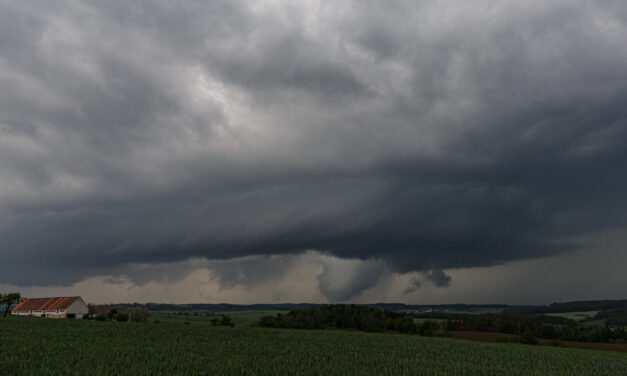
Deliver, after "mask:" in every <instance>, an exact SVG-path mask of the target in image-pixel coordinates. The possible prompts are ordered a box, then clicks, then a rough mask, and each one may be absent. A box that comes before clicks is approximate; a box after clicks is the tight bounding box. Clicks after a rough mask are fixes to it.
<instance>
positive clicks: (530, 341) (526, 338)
mask: <svg viewBox="0 0 627 376" xmlns="http://www.w3.org/2000/svg"><path fill="white" fill-rule="evenodd" d="M518 342H519V343H523V344H525V345H537V344H538V339H537V338H536V337H534V336H533V334H531V333H525V334H523V335H522V336H520V339H519V340H518Z"/></svg>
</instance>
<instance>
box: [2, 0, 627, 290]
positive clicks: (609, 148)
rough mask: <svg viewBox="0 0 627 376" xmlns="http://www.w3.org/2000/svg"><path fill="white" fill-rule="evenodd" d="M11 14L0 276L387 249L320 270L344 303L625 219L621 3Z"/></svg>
mask: <svg viewBox="0 0 627 376" xmlns="http://www.w3.org/2000/svg"><path fill="white" fill-rule="evenodd" d="M0 10H1V11H0V86H1V87H2V88H3V90H2V91H1V92H0V218H1V220H0V264H3V265H6V264H12V265H15V266H16V267H14V268H11V269H9V270H3V272H2V274H0V283H11V284H18V285H20V284H24V285H25V284H45V283H71V282H74V281H77V280H80V279H81V278H84V277H85V276H88V275H91V274H94V273H100V272H105V271H111V270H117V269H120V268H122V267H123V266H124V265H126V264H128V263H157V262H170V261H181V260H186V259H189V258H192V257H206V258H209V259H229V258H234V257H243V256H248V255H267V254H294V253H300V252H303V251H305V250H308V249H317V250H320V251H323V252H327V253H328V254H332V255H335V256H338V257H341V258H360V259H364V260H366V259H367V260H379V261H382V262H384V263H385V266H381V265H380V264H379V263H377V262H375V261H373V262H372V264H370V263H366V264H365V265H366V266H365V268H366V269H367V270H363V271H361V272H362V273H364V274H365V275H369V276H370V277H369V278H366V279H364V280H363V281H361V282H360V285H359V286H357V285H355V286H352V285H350V286H349V285H346V286H344V287H343V288H342V289H338V290H337V291H336V290H334V287H333V286H332V285H330V284H325V278H327V276H328V275H330V274H333V273H336V272H335V271H333V270H331V267H330V266H329V267H327V272H326V273H330V274H324V273H323V275H321V276H320V278H319V282H320V286H321V289H326V290H325V291H326V292H325V294H327V295H328V296H331V297H332V298H333V299H335V300H344V299H347V298H348V297H350V296H353V295H354V294H355V292H356V291H358V290H360V289H364V288H368V287H369V286H372V285H374V284H375V283H376V282H377V280H378V275H380V273H382V272H381V270H380V268H383V267H389V268H390V269H391V270H393V271H399V272H407V271H425V270H437V271H441V269H447V268H456V267H469V266H486V265H494V264H498V263H502V262H507V261H511V260H523V259H531V258H537V257H544V256H549V255H555V254H559V253H562V252H566V251H569V250H573V249H576V248H577V247H578V245H577V244H576V243H572V242H568V241H566V240H565V239H568V238H571V237H572V236H573V235H575V234H581V233H586V232H590V231H597V230H603V229H610V228H613V227H617V226H622V225H625V224H626V222H627V221H626V220H627V215H626V214H625V213H627V210H625V209H627V197H626V193H625V192H627V174H625V173H624V171H625V166H626V162H627V161H626V159H627V147H626V146H625V144H624V140H625V139H627V120H626V117H627V110H626V109H627V64H626V63H627V49H625V48H624V41H625V40H627V5H625V4H623V2H620V1H609V2H603V3H598V2H593V1H578V2H572V1H557V2H551V3H550V4H547V3H546V2H540V1H537V2H536V1H531V2H523V3H521V2H514V1H499V2H492V1H478V2H468V3H463V4H462V3H455V4H452V3H444V2H435V3H434V2H413V1H400V0H398V1H390V2H386V3H385V6H383V5H382V3H379V2H374V1H358V2H357V1H354V2H353V1H341V2H333V3H325V2H315V1H312V2H302V3H301V4H300V5H294V4H290V3H288V2H286V3H285V4H280V5H271V4H267V3H264V2H257V3H254V4H250V3H249V2H244V1H210V2H195V1H187V2H181V3H179V4H176V5H175V4H173V3H171V2H165V1H164V2H159V1H155V2H142V3H135V4H134V5H129V4H128V2H124V1H108V2H100V3H99V2H75V1H72V2H70V1H57V2H54V4H52V3H47V2H46V3H38V2H12V1H0ZM26 267H28V270H29V271H30V272H29V273H24V269H25V268H26ZM248 269H250V268H248ZM253 269H254V268H253ZM232 272H233V273H236V271H232ZM358 272H359V271H358ZM233 273H231V272H229V271H228V270H225V271H224V272H223V273H222V274H220V275H219V277H218V278H219V279H220V280H221V281H222V282H224V283H225V284H226V285H229V284H233V283H236V281H238V280H237V274H233ZM258 274H259V275H260V276H261V277H263V278H265V277H264V276H265V274H264V272H262V271H259V272H258ZM444 277H446V275H443V276H439V275H433V272H432V274H431V277H428V278H430V279H431V280H432V282H433V283H435V284H436V285H438V284H443V286H445V285H447V284H448V283H450V281H448V280H446V278H444ZM442 278H444V279H442ZM333 280H334V281H336V280H337V278H334V279H333ZM237 283H239V282H237ZM347 283H348V284H350V283H349V282H347ZM351 283H352V282H351Z"/></svg>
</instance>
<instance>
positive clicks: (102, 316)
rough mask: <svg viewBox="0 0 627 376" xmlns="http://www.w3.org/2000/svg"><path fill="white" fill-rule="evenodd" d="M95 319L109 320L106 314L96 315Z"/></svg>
mask: <svg viewBox="0 0 627 376" xmlns="http://www.w3.org/2000/svg"><path fill="white" fill-rule="evenodd" d="M94 320H96V321H107V316H105V315H97V316H96V317H94Z"/></svg>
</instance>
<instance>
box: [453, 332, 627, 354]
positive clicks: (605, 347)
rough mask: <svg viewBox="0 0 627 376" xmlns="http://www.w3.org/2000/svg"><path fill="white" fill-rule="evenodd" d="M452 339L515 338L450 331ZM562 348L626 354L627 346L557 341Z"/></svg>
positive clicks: (543, 341)
mask: <svg viewBox="0 0 627 376" xmlns="http://www.w3.org/2000/svg"><path fill="white" fill-rule="evenodd" d="M449 333H450V334H451V336H453V338H457V339H466V340H469V341H480V342H495V341H496V340H497V339H499V338H516V337H517V336H515V335H513V334H504V333H491V332H466V331H450V332H449ZM538 341H539V342H540V345H543V346H550V345H551V343H552V342H554V341H553V340H550V339H539V340H538ZM557 342H559V343H560V344H562V345H563V346H564V347H572V348H575V349H591V350H605V351H620V352H627V344H616V343H594V342H574V341H557Z"/></svg>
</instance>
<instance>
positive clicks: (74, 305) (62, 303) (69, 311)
mask: <svg viewBox="0 0 627 376" xmlns="http://www.w3.org/2000/svg"><path fill="white" fill-rule="evenodd" d="M88 312H89V311H88V308H87V304H86V303H85V301H84V300H83V298H81V297H80V296H65V297H63V296H62V297H54V298H27V299H25V300H24V301H22V302H21V303H20V304H18V305H17V306H16V307H15V308H13V311H12V313H13V314H14V315H21V316H39V317H53V318H68V319H72V318H76V319H80V318H82V317H83V315H86V314H87V313H88Z"/></svg>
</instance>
